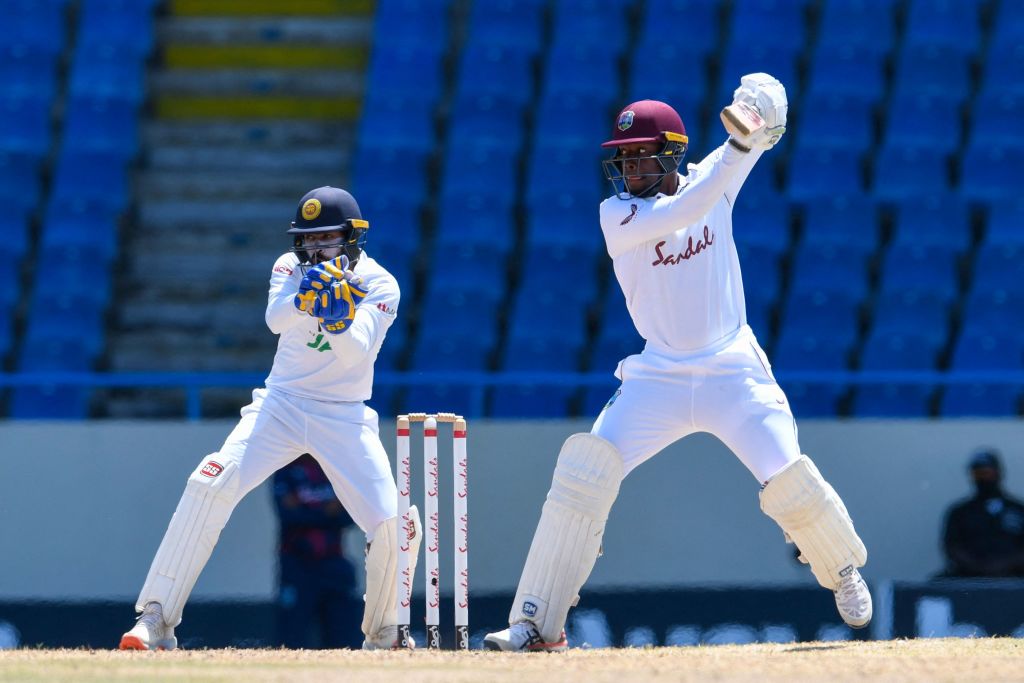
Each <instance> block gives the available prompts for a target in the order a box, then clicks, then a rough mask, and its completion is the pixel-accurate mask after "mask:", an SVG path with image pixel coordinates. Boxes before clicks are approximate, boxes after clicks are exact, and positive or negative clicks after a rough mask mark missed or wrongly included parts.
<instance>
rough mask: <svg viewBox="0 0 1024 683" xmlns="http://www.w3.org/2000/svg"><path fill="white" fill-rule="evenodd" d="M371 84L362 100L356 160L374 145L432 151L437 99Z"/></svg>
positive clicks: (421, 151) (422, 153)
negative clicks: (381, 88)
mask: <svg viewBox="0 0 1024 683" xmlns="http://www.w3.org/2000/svg"><path fill="white" fill-rule="evenodd" d="M368 84H369V87H370V91H369V92H368V93H367V97H366V99H365V100H364V101H363V113H362V117H361V118H360V119H359V134H358V136H357V143H356V145H357V163H358V155H359V153H360V152H361V151H362V149H363V148H364V147H367V146H372V147H373V150H377V149H378V148H380V147H381V146H386V147H394V148H400V149H401V150H403V151H407V152H409V153H410V154H418V155H426V154H428V153H430V152H433V150H434V145H435V142H436V138H437V136H436V134H435V131H434V101H433V100H432V99H430V98H427V97H420V96H416V97H410V96H409V95H407V94H390V93H388V92H386V91H378V90H379V89H376V88H375V87H374V84H373V83H370V82H369V81H368ZM355 170H358V167H356V169H355ZM362 196H365V195H360V197H362Z"/></svg>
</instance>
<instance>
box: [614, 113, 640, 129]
mask: <svg viewBox="0 0 1024 683" xmlns="http://www.w3.org/2000/svg"><path fill="white" fill-rule="evenodd" d="M634 116H636V114H634V113H633V110H631V109H627V110H626V111H624V112H622V113H621V114H619V122H618V126H619V130H629V127H630V126H632V125H633V117H634Z"/></svg>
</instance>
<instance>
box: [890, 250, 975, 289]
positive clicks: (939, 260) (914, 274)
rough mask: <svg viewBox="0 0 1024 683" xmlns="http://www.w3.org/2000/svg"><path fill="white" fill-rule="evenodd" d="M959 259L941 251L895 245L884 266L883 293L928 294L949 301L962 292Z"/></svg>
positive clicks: (948, 252)
mask: <svg viewBox="0 0 1024 683" xmlns="http://www.w3.org/2000/svg"><path fill="white" fill-rule="evenodd" d="M957 271H958V264H957V259H956V255H955V254H954V253H953V252H951V251H949V250H948V249H942V248H941V247H918V246H914V245H909V246H903V245H898V246H897V245H894V246H892V247H890V248H889V249H888V250H887V251H886V253H885V256H884V260H883V262H882V273H881V283H880V285H879V289H880V291H881V292H883V293H884V294H885V295H886V296H888V295H889V293H890V292H923V293H924V292H926V293H930V294H932V295H933V296H937V297H940V298H942V299H944V300H946V301H949V300H952V299H953V297H954V296H956V294H957V293H958V292H959V291H960V285H959V275H958V272H957Z"/></svg>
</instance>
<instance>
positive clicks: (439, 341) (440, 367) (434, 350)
mask: <svg viewBox="0 0 1024 683" xmlns="http://www.w3.org/2000/svg"><path fill="white" fill-rule="evenodd" d="M496 343H497V342H496V339H495V335H494V333H493V332H491V333H489V334H488V333H486V332H485V331H483V330H477V331H476V332H474V333H471V334H462V335H459V336H455V335H454V334H451V333H449V332H448V330H446V329H445V328H444V325H442V324H438V325H431V326H429V327H427V326H424V328H423V329H422V330H420V332H419V334H418V335H417V337H416V341H415V344H414V345H413V350H412V358H411V363H410V367H409V369H410V370H423V371H426V372H440V371H448V370H453V371H454V370H464V371H484V370H488V369H490V364H491V354H492V353H493V351H494V347H495V345H496Z"/></svg>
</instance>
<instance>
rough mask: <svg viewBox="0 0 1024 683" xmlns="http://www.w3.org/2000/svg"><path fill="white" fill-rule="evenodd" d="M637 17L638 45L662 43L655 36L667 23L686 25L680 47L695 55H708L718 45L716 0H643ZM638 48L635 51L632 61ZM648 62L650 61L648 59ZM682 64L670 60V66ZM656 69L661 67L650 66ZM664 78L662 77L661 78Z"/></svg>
mask: <svg viewBox="0 0 1024 683" xmlns="http://www.w3.org/2000/svg"><path fill="white" fill-rule="evenodd" d="M641 6H642V11H643V13H642V15H641V17H640V36H641V41H640V46H639V50H640V51H643V50H644V49H645V46H648V45H651V44H657V43H661V42H663V41H660V40H658V38H659V37H660V36H662V35H664V32H665V27H666V26H686V27H687V31H686V40H685V41H679V42H680V43H683V45H682V47H683V49H685V50H687V51H690V52H692V53H693V54H694V55H699V56H707V55H708V54H710V53H711V52H713V51H714V50H715V49H716V48H717V47H718V44H717V38H718V35H719V28H720V26H719V15H720V12H719V9H720V6H721V3H720V1H719V0H659V1H658V2H644V3H642V5H641ZM638 54H639V52H637V53H634V62H635V60H636V58H637V55H638ZM648 64H650V63H648ZM680 66H681V65H680V64H679V63H678V62H677V63H675V64H673V69H677V68H679V67H680ZM649 70H650V71H651V72H655V73H656V72H658V71H660V69H649ZM662 80H665V79H662Z"/></svg>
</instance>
